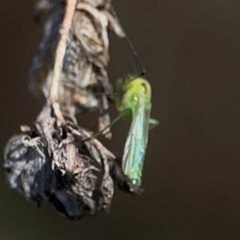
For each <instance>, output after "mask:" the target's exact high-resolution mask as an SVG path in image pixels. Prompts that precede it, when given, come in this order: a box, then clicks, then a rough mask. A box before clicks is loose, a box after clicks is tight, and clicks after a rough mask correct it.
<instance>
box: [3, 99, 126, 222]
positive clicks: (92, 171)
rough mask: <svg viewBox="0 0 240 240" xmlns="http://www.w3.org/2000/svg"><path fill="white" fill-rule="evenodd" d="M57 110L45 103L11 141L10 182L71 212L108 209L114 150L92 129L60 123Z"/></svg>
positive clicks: (77, 214) (7, 154)
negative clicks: (38, 112) (108, 147)
mask: <svg viewBox="0 0 240 240" xmlns="http://www.w3.org/2000/svg"><path fill="white" fill-rule="evenodd" d="M53 112H54V111H53V109H52V106H51V104H50V103H48V104H46V106H45V107H44V109H43V111H42V112H41V113H40V115H39V117H38V118H37V121H36V122H35V123H34V124H33V125H31V126H22V127H21V134H18V135H14V136H13V137H12V138H10V140H9V141H8V143H7V146H6V148H5V162H4V168H5V171H6V174H7V179H8V181H9V184H10V186H11V187H12V188H15V189H17V190H19V191H20V192H21V193H22V194H23V195H24V196H25V197H26V198H27V199H32V200H34V201H37V203H38V204H40V203H41V201H43V200H50V202H52V203H53V204H54V205H55V206H56V208H57V209H58V210H60V211H61V212H62V213H63V214H65V215H66V216H68V217H70V218H74V219H75V218H79V217H81V216H83V215H85V214H91V215H92V214H96V213H97V212H99V211H107V210H108V209H109V208H110V205H111V201H112V198H113V193H114V183H113V178H114V176H113V178H112V176H111V174H114V173H111V174H110V170H111V168H112V166H113V165H115V162H114V158H115V157H114V155H113V154H112V153H111V152H110V151H109V150H107V149H106V148H105V147H104V146H103V145H102V144H101V143H100V142H99V141H98V140H97V139H94V138H93V139H91V132H89V131H87V130H86V129H83V128H81V127H79V126H77V125H75V124H73V123H72V122H66V123H65V124H62V123H60V122H59V120H58V119H57V117H56V116H55V115H54V114H53ZM118 171H119V170H118ZM115 175H116V174H115ZM116 177H117V178H118V179H119V177H118V176H116ZM123 182H124V178H123Z"/></svg>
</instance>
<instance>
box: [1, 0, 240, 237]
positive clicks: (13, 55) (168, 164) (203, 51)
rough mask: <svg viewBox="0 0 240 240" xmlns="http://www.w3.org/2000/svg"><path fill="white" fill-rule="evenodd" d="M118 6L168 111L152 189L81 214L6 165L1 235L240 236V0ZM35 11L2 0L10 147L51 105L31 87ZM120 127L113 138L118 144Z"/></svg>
mask: <svg viewBox="0 0 240 240" xmlns="http://www.w3.org/2000/svg"><path fill="white" fill-rule="evenodd" d="M115 8H116V11H117V13H118V15H119V18H120V19H121V22H122V24H123V25H124V26H125V29H126V30H127V32H128V34H129V36H130V38H131V40H132V41H133V42H134V45H135V47H136V49H137V51H138V54H139V56H140V58H141V60H142V62H143V63H144V65H145V66H146V69H147V71H148V74H147V77H148V78H149V80H150V81H151V83H152V86H153V91H154V92H153V112H152V115H153V116H154V117H156V118H158V119H159V120H160V126H159V127H158V128H156V129H155V130H153V131H151V133H150V139H149V148H148V152H147V158H146V164H145V169H144V184H143V185H144V188H145V193H144V195H143V196H142V197H140V198H138V199H134V198H132V197H131V196H128V195H126V194H123V193H121V192H119V191H117V193H116V195H115V198H114V201H113V205H112V209H111V212H110V213H109V214H108V215H105V214H100V215H98V216H96V217H91V218H85V219H83V220H81V221H78V222H72V221H69V220H67V219H65V218H63V217H61V216H59V215H58V213H56V212H55V210H54V209H53V208H52V207H51V206H50V205H49V204H47V203H46V204H44V206H43V207H42V208H40V209H38V208H37V207H36V206H35V204H33V203H29V202H26V201H25V199H24V198H23V197H22V196H21V195H19V194H18V193H17V192H16V191H12V190H9V189H8V186H7V185H6V184H5V178H4V174H3V171H2V170H1V171H0V239H1V240H40V239H41V240H42V239H46V240H48V239H51V240H55V239H57V240H78V239H83V240H93V239H94V240H96V239H105V240H108V239H109V240H123V239H126V240H128V239H129V240H146V239H151V240H156V239H159V240H208V239H209V240H215V239H218V240H228V239H231V240H234V239H240V148H239V145H240V33H239V32H240V16H239V11H240V2H239V0H228V1H223V0H211V1H200V0H191V1H185V0H181V1H179V0H172V1H169V0H155V1H153V0H152V1H147V0H131V1H129V0H121V1H120V0H115ZM32 13H33V1H32V0H18V1H0V16H1V23H0V52H1V64H0V70H1V71H0V73H1V75H0V76H1V82H0V84H1V87H0V91H1V92H0V99H1V100H0V110H1V125H0V126H1V127H0V128H1V138H0V146H1V149H3V147H4V145H5V143H6V141H7V139H8V138H9V137H10V136H11V135H12V134H13V133H17V132H18V131H19V126H20V124H23V123H30V122H32V121H33V120H34V118H35V117H36V116H37V114H38V112H39V111H40V109H41V106H42V104H43V101H42V100H38V99H36V98H34V97H33V96H32V95H31V94H30V92H29V91H28V89H27V86H28V69H29V66H30V64H31V61H32V57H33V55H34V54H35V53H36V52H37V47H38V44H39V41H40V38H41V27H39V26H37V25H36V24H35V23H34V21H33V14H32ZM118 42H119V40H115V38H114V37H113V41H112V45H111V51H112V55H111V57H112V63H111V65H110V77H111V79H116V78H117V77H122V76H124V75H127V73H128V72H126V71H125V70H124V68H123V67H122V66H123V65H124V64H126V65H127V61H128V55H129V50H128V49H127V48H126V51H125V50H124V51H123V50H122V48H120V47H119V45H118ZM119 44H120V43H119ZM121 126H122V125H121V124H118V125H116V126H115V127H114V133H115V138H114V141H113V142H106V143H107V145H108V147H109V148H110V149H113V150H114V151H118V152H119V153H121V149H122V147H123V143H124V138H125V136H126V133H125V130H126V131H127V128H124V131H123V129H122V128H121ZM1 155H2V152H1Z"/></svg>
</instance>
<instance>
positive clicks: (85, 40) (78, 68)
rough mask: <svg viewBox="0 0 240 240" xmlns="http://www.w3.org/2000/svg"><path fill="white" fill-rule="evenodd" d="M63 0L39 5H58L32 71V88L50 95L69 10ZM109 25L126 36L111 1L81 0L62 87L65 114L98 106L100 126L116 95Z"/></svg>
mask: <svg viewBox="0 0 240 240" xmlns="http://www.w3.org/2000/svg"><path fill="white" fill-rule="evenodd" d="M62 2H63V1H60V0H59V1H47V0H42V1H39V2H38V5H37V6H38V9H44V7H45V9H46V10H47V9H49V6H51V5H53V4H54V3H55V6H56V5H57V6H58V7H57V9H56V10H55V12H54V13H53V14H52V15H51V16H50V18H49V20H48V21H47V23H46V25H45V32H44V38H43V40H42V42H41V44H40V47H39V53H38V55H37V56H36V57H35V58H34V60H33V64H32V68H31V71H30V77H31V88H32V90H33V91H34V92H35V93H43V94H44V95H45V96H46V97H48V96H49V91H50V85H51V78H52V71H53V67H54V64H55V63H54V58H55V53H56V48H57V45H58V41H59V37H60V32H61V31H60V29H61V26H62V20H63V15H64V11H65V7H64V5H62V4H56V3H62ZM40 3H41V4H40ZM40 6H41V8H40ZM109 29H112V30H113V31H114V32H115V33H116V34H117V35H118V36H119V37H124V36H125V34H124V32H123V30H122V28H121V26H120V24H119V23H118V21H117V19H116V18H115V17H114V14H112V6H111V1H109V0H108V1H106V0H85V1H77V4H76V10H75V13H74V16H73V20H72V26H71V29H70V34H69V36H68V39H67V47H66V54H65V57H64V60H63V69H62V72H61V76H60V86H59V87H58V101H59V104H60V107H61V110H62V112H63V114H64V116H67V117H70V118H71V119H75V115H76V113H77V112H81V111H82V110H96V109H97V110H98V111H99V130H102V129H104V128H105V127H106V126H108V125H109V123H110V117H109V114H108V107H109V98H111V96H112V95H113V88H112V85H111V84H110V83H109V79H108V74H107V66H108V63H109V39H108V32H109ZM108 137H110V135H108Z"/></svg>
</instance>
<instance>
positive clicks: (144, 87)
mask: <svg viewBox="0 0 240 240" xmlns="http://www.w3.org/2000/svg"><path fill="white" fill-rule="evenodd" d="M141 86H142V88H143V90H144V93H146V92H147V84H146V83H144V82H143V83H141Z"/></svg>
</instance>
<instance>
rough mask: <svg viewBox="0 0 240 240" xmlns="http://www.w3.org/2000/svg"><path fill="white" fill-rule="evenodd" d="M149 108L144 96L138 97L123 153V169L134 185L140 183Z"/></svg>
mask: <svg viewBox="0 0 240 240" xmlns="http://www.w3.org/2000/svg"><path fill="white" fill-rule="evenodd" d="M150 110H151V106H150V105H146V102H145V99H144V97H142V96H141V97H139V100H138V104H137V109H136V111H135V114H133V120H132V124H131V127H130V130H129V133H128V137H127V140H126V144H125V148H124V153H123V160H122V166H123V171H124V173H125V174H126V176H127V177H128V178H129V180H130V181H131V183H132V184H133V185H136V187H140V185H141V176H142V169H143V163H144V155H145V152H146V147H147V142H148V129H149V117H150Z"/></svg>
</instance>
